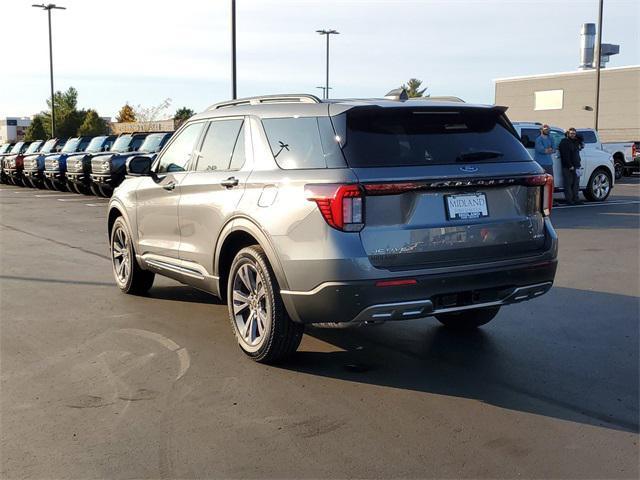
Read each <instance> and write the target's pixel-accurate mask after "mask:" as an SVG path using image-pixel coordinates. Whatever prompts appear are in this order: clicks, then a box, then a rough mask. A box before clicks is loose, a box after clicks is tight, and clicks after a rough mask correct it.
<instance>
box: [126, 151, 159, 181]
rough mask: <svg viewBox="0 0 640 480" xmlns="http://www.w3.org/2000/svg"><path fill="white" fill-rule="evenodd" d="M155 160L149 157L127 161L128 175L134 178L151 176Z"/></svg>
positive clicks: (139, 157)
mask: <svg viewBox="0 0 640 480" xmlns="http://www.w3.org/2000/svg"><path fill="white" fill-rule="evenodd" d="M152 164H153V160H151V159H150V158H149V157H142V156H138V157H133V158H131V159H129V160H128V161H127V174H129V175H134V176H138V177H139V176H143V175H151V165H152Z"/></svg>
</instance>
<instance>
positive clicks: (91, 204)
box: [85, 202, 109, 207]
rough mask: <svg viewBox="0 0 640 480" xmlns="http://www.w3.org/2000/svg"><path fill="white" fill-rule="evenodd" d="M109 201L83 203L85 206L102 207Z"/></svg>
mask: <svg viewBox="0 0 640 480" xmlns="http://www.w3.org/2000/svg"><path fill="white" fill-rule="evenodd" d="M108 203H109V202H104V203H85V205H86V206H87V207H104V206H105V205H107V204H108Z"/></svg>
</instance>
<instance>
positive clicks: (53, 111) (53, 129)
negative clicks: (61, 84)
mask: <svg viewBox="0 0 640 480" xmlns="http://www.w3.org/2000/svg"><path fill="white" fill-rule="evenodd" d="M31 6H32V7H35V8H41V9H43V10H46V11H47V15H48V17H49V78H50V80H51V138H55V137H56V105H55V102H54V98H53V46H52V45H51V10H66V8H65V7H58V6H57V5H54V4H53V3H49V4H48V5H44V4H40V5H31Z"/></svg>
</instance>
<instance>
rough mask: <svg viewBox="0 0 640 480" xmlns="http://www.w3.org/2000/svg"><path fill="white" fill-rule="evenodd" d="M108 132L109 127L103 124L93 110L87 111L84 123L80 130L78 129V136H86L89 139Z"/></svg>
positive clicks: (105, 123)
mask: <svg viewBox="0 0 640 480" xmlns="http://www.w3.org/2000/svg"><path fill="white" fill-rule="evenodd" d="M108 132H109V126H108V125H107V122H105V121H104V120H103V119H102V118H100V115H98V112H96V111H95V110H87V113H86V115H85V118H84V121H83V122H82V125H80V128H78V136H81V135H86V136H89V137H95V136H97V135H104V134H106V133H108Z"/></svg>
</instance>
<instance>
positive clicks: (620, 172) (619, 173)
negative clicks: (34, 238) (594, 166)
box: [614, 159, 625, 180]
mask: <svg viewBox="0 0 640 480" xmlns="http://www.w3.org/2000/svg"><path fill="white" fill-rule="evenodd" d="M614 171H615V172H616V180H620V179H621V178H622V177H624V175H625V168H624V162H623V161H622V160H620V159H616V160H614Z"/></svg>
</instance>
